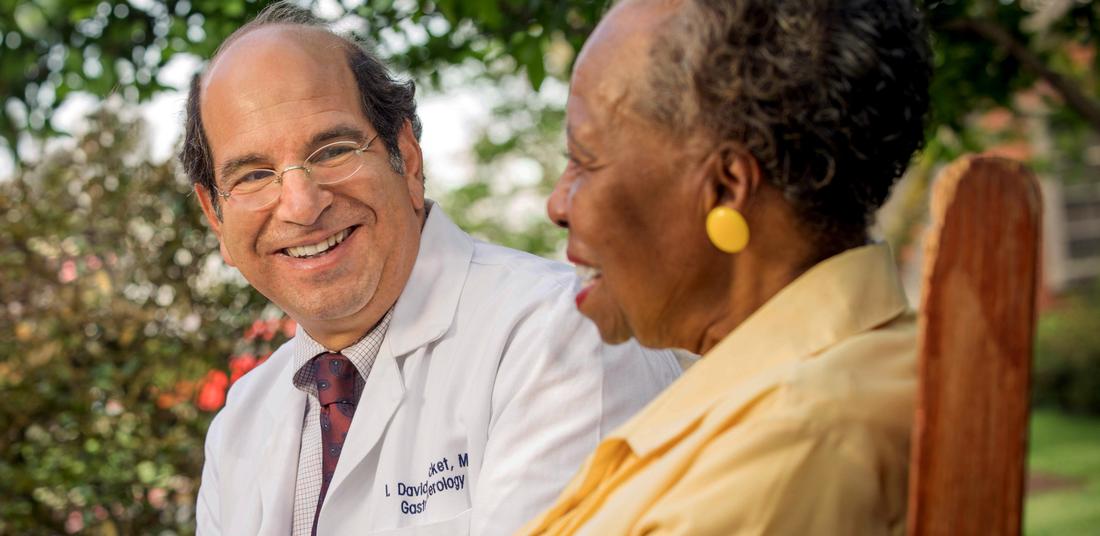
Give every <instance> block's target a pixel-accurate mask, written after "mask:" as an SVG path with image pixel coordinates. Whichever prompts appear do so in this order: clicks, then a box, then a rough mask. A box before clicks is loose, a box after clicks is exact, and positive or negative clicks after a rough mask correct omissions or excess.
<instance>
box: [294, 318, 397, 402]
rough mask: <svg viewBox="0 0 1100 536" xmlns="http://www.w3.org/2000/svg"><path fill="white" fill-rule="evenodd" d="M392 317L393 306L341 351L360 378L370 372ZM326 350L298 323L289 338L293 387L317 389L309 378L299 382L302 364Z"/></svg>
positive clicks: (308, 390) (308, 389)
mask: <svg viewBox="0 0 1100 536" xmlns="http://www.w3.org/2000/svg"><path fill="white" fill-rule="evenodd" d="M392 317H393V309H392V308H391V309H390V310H389V311H386V314H385V315H383V316H382V319H381V320H379V321H378V323H377V324H375V325H374V327H373V328H371V330H370V331H368V332H367V334H366V335H364V336H363V338H362V339H359V340H358V341H356V343H355V344H353V345H351V346H348V347H347V348H344V349H343V350H340V353H341V354H343V355H344V357H347V358H348V360H349V361H351V362H352V364H353V365H355V369H356V370H358V371H359V376H360V377H361V378H366V377H367V376H368V375H369V374H370V370H371V368H372V367H373V366H374V359H375V357H377V356H378V349H379V348H381V347H382V339H383V338H385V336H386V331H387V330H388V329H389V326H390V319H391V318H392ZM328 351H329V350H328V349H327V348H325V346H324V345H322V344H321V343H319V342H317V341H315V340H314V339H313V337H310V336H309V333H306V330H304V329H302V326H301V325H299V326H298V330H297V332H296V333H295V334H294V338H293V339H291V340H290V355H291V359H292V360H293V363H294V371H295V373H294V385H295V387H297V388H299V389H302V390H305V391H307V392H316V389H317V387H316V386H315V385H313V382H312V381H307V382H302V381H299V380H300V379H301V377H302V374H301V371H302V367H305V366H306V365H307V364H308V363H309V362H310V361H311V360H312V359H313V358H314V357H317V356H318V355H320V354H323V353H327V352H328Z"/></svg>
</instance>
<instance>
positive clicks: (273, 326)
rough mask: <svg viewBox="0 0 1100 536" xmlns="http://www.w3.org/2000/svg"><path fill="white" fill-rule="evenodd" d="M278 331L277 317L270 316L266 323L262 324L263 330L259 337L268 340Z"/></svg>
mask: <svg viewBox="0 0 1100 536" xmlns="http://www.w3.org/2000/svg"><path fill="white" fill-rule="evenodd" d="M278 332H279V319H278V318H272V319H271V320H268V321H267V325H266V326H264V331H263V333H262V334H260V337H262V338H263V340H265V341H270V340H271V339H274V338H275V334H276V333H278Z"/></svg>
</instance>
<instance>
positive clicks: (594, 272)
mask: <svg viewBox="0 0 1100 536" xmlns="http://www.w3.org/2000/svg"><path fill="white" fill-rule="evenodd" d="M576 268H577V276H578V277H580V278H581V281H582V282H584V283H589V282H591V281H592V280H593V279H596V278H597V277H599V276H600V271H599V270H598V269H596V268H593V267H591V266H582V265H580V264H578V265H576Z"/></svg>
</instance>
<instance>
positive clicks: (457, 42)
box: [0, 0, 1100, 535]
mask: <svg viewBox="0 0 1100 536" xmlns="http://www.w3.org/2000/svg"><path fill="white" fill-rule="evenodd" d="M924 4H925V6H926V8H927V12H928V23H929V25H930V27H931V29H932V31H933V36H934V47H935V61H936V76H935V81H934V84H933V88H932V91H933V106H934V113H933V117H932V121H931V124H930V126H929V129H928V146H927V148H926V150H925V151H924V152H923V153H922V154H921V155H920V156H918V157H917V158H916V159H915V160H914V164H913V166H912V168H911V170H910V171H909V173H908V174H907V176H906V177H905V179H904V180H903V182H902V183H901V184H899V186H898V188H897V189H896V190H895V194H894V198H893V200H892V201H891V202H890V204H889V206H888V207H887V208H886V209H885V210H884V212H883V214H882V216H881V218H880V223H879V225H878V230H877V232H878V234H879V235H880V236H881V237H882V238H884V239H886V240H888V241H890V242H891V243H892V245H893V246H894V248H895V251H896V252H897V254H898V262H899V265H900V266H901V267H902V269H903V271H904V272H905V273H906V274H908V277H907V280H908V281H910V282H911V283H915V282H916V281H917V280H918V278H917V277H916V274H917V272H919V258H918V256H919V250H920V248H919V247H917V245H918V244H919V240H920V237H921V232H922V229H923V226H924V224H925V220H926V216H927V197H928V188H929V184H930V183H931V182H932V181H933V180H934V177H935V174H936V172H937V171H938V170H939V169H940V168H941V167H942V166H943V165H944V164H945V163H947V162H949V161H950V160H952V159H953V158H955V157H957V156H958V155H960V154H963V153H967V152H977V151H987V152H993V153H997V154H1001V155H1004V156H1008V157H1011V158H1016V159H1020V160H1023V161H1025V162H1027V163H1028V164H1030V165H1031V166H1032V167H1033V168H1034V169H1035V170H1036V171H1037V172H1038V173H1039V175H1040V176H1041V177H1042V178H1043V180H1044V194H1045V196H1046V207H1047V217H1046V228H1045V230H1044V249H1045V254H1044V264H1043V267H1044V282H1043V285H1042V287H1043V290H1042V295H1041V296H1040V303H1041V304H1042V308H1043V311H1042V313H1041V317H1040V319H1039V336H1038V342H1037V348H1036V353H1035V356H1036V357H1035V359H1036V361H1035V376H1034V381H1033V400H1034V407H1035V410H1034V413H1033V415H1034V418H1033V420H1032V441H1031V454H1030V473H1031V478H1030V480H1029V491H1028V501H1027V512H1026V516H1025V523H1026V526H1027V533H1028V534H1036V535H1038V534H1096V533H1097V530H1098V528H1097V527H1100V282H1098V281H1100V278H1098V275H1097V274H1100V60H1098V58H1097V50H1096V40H1097V37H1098V34H1100V3H1096V2H1093V1H1090V0H954V1H947V0H944V1H933V0H927V1H925V2H924ZM262 5H263V3H262V2H253V1H245V0H224V1H223V0H129V1H99V2H95V1H84V0H34V1H14V0H0V99H2V102H0V534H20V535H22V534H64V533H87V534H105V535H107V534H181V533H191V532H193V531H194V520H193V517H194V509H193V504H194V500H195V493H196V491H197V487H198V476H199V474H200V469H201V464H202V439H203V436H204V433H205V430H206V427H207V426H208V424H209V422H210V419H211V418H212V416H213V415H214V413H215V412H216V411H217V409H218V408H219V407H220V406H221V404H222V403H223V402H224V396H225V390H226V388H227V387H228V386H229V385H230V384H231V383H232V382H233V381H235V380H236V379H237V378H239V377H240V376H241V375H242V374H245V373H247V371H248V370H250V369H251V368H252V367H254V366H255V365H256V364H257V363H258V362H260V361H262V360H263V359H264V358H265V357H266V356H267V354H269V353H270V352H271V351H272V349H274V348H276V347H277V345H278V344H280V343H281V342H283V341H285V340H286V338H287V337H288V336H289V334H290V333H292V332H293V328H294V326H293V322H292V321H290V320H289V319H286V318H284V317H283V315H282V313H281V312H280V311H278V310H277V309H275V308H273V307H272V306H270V305H268V304H267V302H266V300H265V299H264V298H263V297H262V296H259V295H258V294H257V293H256V292H254V291H253V290H252V289H251V288H250V287H248V285H247V284H246V283H245V282H244V281H243V279H241V278H240V276H239V275H237V274H236V272H235V271H233V270H231V269H229V268H227V267H225V266H224V265H223V264H222V262H221V259H220V257H219V256H218V253H217V243H216V240H215V239H214V237H213V235H212V234H211V233H210V232H209V231H208V229H207V228H206V226H205V224H204V223H203V221H202V220H201V213H200V210H199V208H198V204H197V202H196V200H195V199H194V198H193V196H192V195H190V187H189V186H188V184H187V180H186V178H185V177H183V176H182V174H181V172H180V170H179V169H178V166H177V165H176V163H175V161H174V159H173V158H171V156H172V153H173V149H174V148H176V147H178V134H179V131H180V129H179V124H180V123H181V121H182V115H181V109H182V100H183V95H182V94H181V93H180V88H181V87H184V84H185V83H186V81H187V79H188V77H189V76H190V75H191V74H192V73H193V72H194V71H195V69H197V68H199V67H200V66H201V60H200V58H207V57H209V55H210V54H211V53H212V51H213V49H214V48H215V47H216V46H217V44H218V43H219V42H220V41H221V40H222V39H223V38H224V37H225V36H226V35H228V33H230V32H231V31H232V30H233V29H235V28H237V27H239V26H240V25H241V24H242V23H243V22H244V21H246V20H247V19H249V18H250V17H251V16H252V15H254V14H255V13H256V12H257V11H258V10H259V9H260V8H262ZM312 5H313V7H314V9H315V10H316V11H317V12H318V14H320V15H322V16H324V17H325V18H328V19H331V20H333V21H334V23H335V24H336V26H337V28H339V29H341V30H343V31H350V32H353V33H355V34H357V35H359V36H360V37H363V38H365V39H368V40H370V41H371V42H373V43H375V45H376V47H377V49H378V50H379V52H380V53H381V54H382V55H383V56H384V57H385V58H387V59H388V60H389V61H390V62H391V64H392V65H393V66H394V67H395V69H396V71H397V72H398V73H399V74H401V75H402V76H406V77H409V78H412V79H414V80H416V82H417V83H418V85H419V88H420V93H419V95H420V102H421V114H422V116H423V117H424V121H425V137H424V140H423V142H424V146H425V147H424V148H425V153H426V155H427V158H428V159H429V160H428V162H427V165H428V168H427V169H428V174H427V180H428V192H429V196H431V197H433V198H434V199H436V200H438V201H439V202H440V203H441V205H442V206H443V207H444V209H445V210H447V212H448V213H449V214H450V215H451V216H452V217H453V218H454V219H455V220H456V221H457V222H458V223H459V224H460V225H461V226H462V227H463V228H465V229H467V230H468V231H470V232H472V233H474V234H475V235H478V236H480V237H483V238H485V239H488V240H491V241H495V242H499V243H504V244H507V245H510V246H513V247H517V248H521V249H525V250H528V251H531V252H534V253H537V254H540V255H545V256H549V257H555V258H560V257H561V251H560V248H561V246H562V242H563V238H564V234H563V232H562V231H560V230H558V229H556V228H554V227H553V226H551V225H550V224H549V223H548V222H546V221H545V217H544V212H543V208H542V207H543V202H544V200H545V197H546V196H547V194H548V193H549V190H550V187H551V184H552V183H553V181H554V180H555V179H556V177H557V175H558V173H559V172H560V170H561V169H562V166H563V164H564V159H563V157H562V156H561V152H562V150H563V135H562V121H563V118H564V114H563V108H564V104H565V95H566V92H567V91H566V90H567V87H568V86H567V84H568V75H569V72H570V69H571V65H572V61H573V59H574V57H575V55H576V53H577V51H578V50H579V49H580V46H581V45H582V43H583V42H584V38H585V36H587V35H588V34H589V33H590V31H591V29H592V28H593V26H594V24H595V22H596V21H597V20H598V18H599V16H600V14H601V13H603V11H604V10H605V8H606V2H605V1H602V0H576V1H568V2H564V1H558V2H550V1H544V0H431V1H429V0H343V1H337V0H328V1H318V2H315V3H314V4H312ZM273 83H278V81H277V79H275V80H273ZM150 118H151V120H150ZM166 138H167V142H165V141H164V140H165V139H166ZM988 216H989V217H996V215H988ZM975 239H976V240H977V239H980V237H975ZM911 291H913V292H915V289H911ZM914 295H915V294H914Z"/></svg>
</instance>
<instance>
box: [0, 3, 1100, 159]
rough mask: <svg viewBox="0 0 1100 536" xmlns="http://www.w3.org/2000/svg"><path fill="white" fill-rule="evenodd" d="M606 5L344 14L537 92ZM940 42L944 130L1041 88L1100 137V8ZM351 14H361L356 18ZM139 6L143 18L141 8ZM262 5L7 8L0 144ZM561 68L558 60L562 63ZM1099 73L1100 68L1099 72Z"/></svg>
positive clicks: (952, 8) (411, 45)
mask: <svg viewBox="0 0 1100 536" xmlns="http://www.w3.org/2000/svg"><path fill="white" fill-rule="evenodd" d="M607 3H608V2H607V0H575V1H571V2H547V1H539V0H532V1H519V0H461V1H459V0H406V1H400V0H364V1H361V2H345V3H333V4H334V6H336V7H335V11H334V12H332V13H326V15H330V16H331V17H332V18H334V19H340V18H346V17H348V16H351V17H350V19H348V20H349V22H348V26H350V27H352V28H353V29H354V31H355V33H357V34H359V35H361V36H362V37H365V38H368V39H370V40H372V41H374V42H377V43H380V44H381V45H382V46H381V48H382V52H383V54H384V55H385V56H387V57H388V59H389V60H390V61H391V62H392V63H394V64H396V65H397V66H398V67H399V68H401V69H402V70H403V71H405V72H408V73H411V74H412V75H413V76H415V77H416V78H417V79H419V80H421V81H430V82H434V83H436V84H438V83H439V81H440V78H439V72H440V69H441V68H445V67H448V66H456V65H467V64H474V65H478V66H482V67H479V68H481V69H483V71H484V73H486V74H487V75H488V76H491V77H499V76H503V75H507V74H513V73H520V72H522V73H525V75H526V78H527V79H528V80H529V81H530V83H531V85H532V86H533V87H534V88H536V89H537V88H539V87H540V86H541V84H542V83H543V81H544V80H545V79H546V78H547V77H555V78H560V79H566V78H567V76H568V73H569V64H570V62H571V60H572V55H569V56H568V61H566V62H565V63H564V64H563V65H562V64H557V65H556V64H555V63H556V59H555V57H554V54H552V50H553V49H554V48H555V47H558V46H564V47H565V48H567V49H568V50H569V51H571V52H573V53H575V52H576V51H577V50H579V49H580V45H581V44H582V43H583V41H584V39H585V37H586V36H587V35H588V34H589V33H590V31H591V29H592V28H593V27H594V25H595V23H596V22H597V21H598V19H599V17H600V15H601V14H602V12H603V11H604V10H605V9H606V5H607ZM925 4H926V7H927V12H928V14H929V16H928V19H929V23H930V26H931V27H932V29H933V31H934V33H935V47H936V57H937V67H938V72H937V76H936V80H935V86H934V90H933V94H934V98H935V100H934V109H935V110H936V117H937V121H939V122H942V123H944V124H948V125H951V126H953V127H958V126H960V125H961V124H962V121H963V119H964V118H965V117H966V116H967V115H968V114H969V113H971V112H972V111H974V110H976V109H985V108H988V107H990V106H993V105H998V104H999V105H1010V104H1011V98H1012V94H1013V93H1014V92H1015V91H1017V90H1019V89H1021V88H1025V87H1028V86H1030V85H1031V84H1033V83H1034V82H1035V81H1036V80H1042V81H1044V82H1045V83H1046V84H1048V85H1049V86H1050V87H1051V88H1052V90H1053V92H1054V94H1055V95H1056V97H1057V98H1058V100H1060V101H1061V104H1062V105H1064V107H1065V109H1067V110H1068V111H1070V113H1071V114H1072V115H1073V116H1074V117H1075V118H1076V119H1077V120H1078V121H1079V122H1082V123H1083V124H1086V125H1088V126H1090V127H1091V128H1092V129H1093V130H1096V131H1100V103H1098V100H1097V87H1096V85H1095V84H1091V87H1090V86H1088V85H1083V84H1081V81H1080V78H1079V76H1076V75H1075V73H1073V72H1071V70H1070V69H1068V68H1067V62H1066V58H1065V51H1066V45H1067V44H1069V43H1092V42H1095V41H1096V38H1097V37H1098V35H1100V3H1096V2H1081V1H1075V0H1050V1H1038V0H925ZM346 5H351V6H352V7H344V6H346ZM137 6H140V7H137ZM261 7H262V3H261V2H254V1H252V0H227V1H220V0H194V1H191V0H148V1H146V2H132V3H131V2H121V1H110V0H104V1H90V0H37V1H33V2H19V1H16V0H0V12H5V13H11V14H12V16H11V17H8V18H0V35H2V36H3V41H4V45H3V46H2V47H0V50H3V55H4V57H3V62H0V95H7V96H9V97H8V102H7V103H5V106H3V107H2V108H0V137H3V138H4V139H6V140H7V141H8V142H9V144H10V143H13V142H14V141H15V140H16V138H17V135H18V133H19V132H20V131H23V130H26V129H29V130H31V131H36V132H40V133H41V132H44V133H48V132H49V129H48V124H49V123H48V119H49V116H50V114H51V112H52V110H54V109H55V108H56V107H57V106H58V105H59V104H60V103H61V102H62V101H63V100H64V98H65V97H66V96H67V95H68V94H69V93H70V92H72V91H76V90H82V91H88V92H91V93H93V94H95V95H100V96H105V95H107V94H110V93H113V92H119V93H121V94H123V95H124V96H126V97H127V98H129V99H131V100H135V101H136V100H142V99H146V98H148V97H149V96H151V95H152V94H153V93H154V92H156V91H157V90H159V89H161V85H160V83H159V82H158V80H157V73H158V71H159V70H160V68H161V67H163V66H164V65H165V64H166V63H167V62H168V61H169V60H170V59H171V58H172V57H173V56H174V55H176V54H180V53H190V54H196V55H198V56H200V57H203V58H206V57H209V56H210V54H211V53H212V51H213V48H214V47H215V46H216V45H217V44H218V43H220V42H221V41H222V40H223V39H224V38H225V37H226V35H228V34H229V33H230V32H232V31H233V30H234V29H235V28H237V27H239V26H240V25H241V24H242V23H243V22H244V21H246V20H247V19H249V18H250V17H251V16H253V15H254V14H255V12H256V11H258V10H259V9H260V8H261ZM557 63H560V62H557ZM1092 63H1093V69H1091V71H1096V70H1097V69H1096V67H1097V66H1098V65H1100V64H1098V63H1097V61H1096V59H1095V58H1094V59H1093V60H1092Z"/></svg>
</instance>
